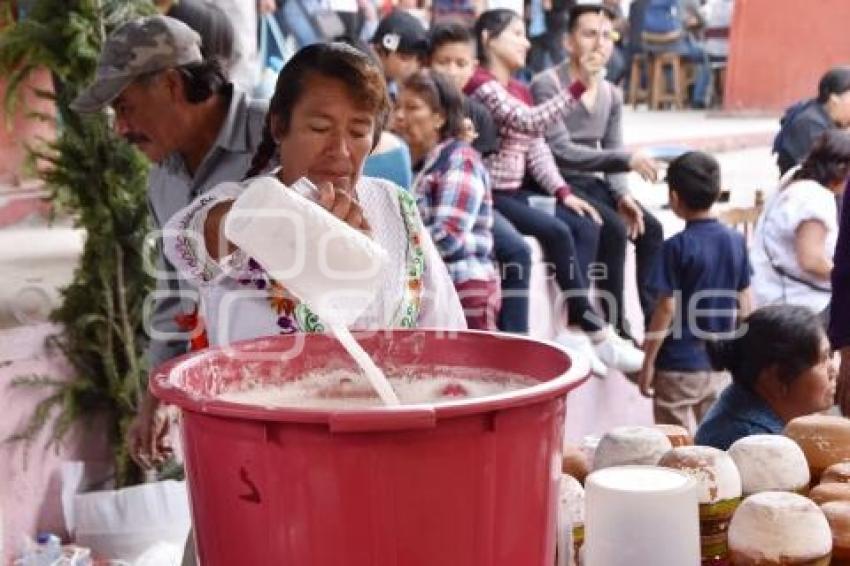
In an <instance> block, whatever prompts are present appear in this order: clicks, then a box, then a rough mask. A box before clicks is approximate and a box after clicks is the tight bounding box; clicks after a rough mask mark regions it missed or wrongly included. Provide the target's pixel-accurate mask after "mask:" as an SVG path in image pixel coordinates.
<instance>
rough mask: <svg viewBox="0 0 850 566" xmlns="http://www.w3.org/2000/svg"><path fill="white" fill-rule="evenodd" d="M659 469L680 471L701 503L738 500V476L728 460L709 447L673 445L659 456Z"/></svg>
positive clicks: (726, 455) (722, 454) (739, 480)
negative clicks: (692, 482) (694, 487)
mask: <svg viewBox="0 0 850 566" xmlns="http://www.w3.org/2000/svg"><path fill="white" fill-rule="evenodd" d="M658 465H659V466H665V467H667V468H674V469H677V470H681V471H683V472H685V473H686V474H688V475H689V476H691V477H692V478H694V479H695V480H696V482H697V484H698V486H699V502H700V503H701V504H711V503H717V502H718V501H727V500H730V499H736V498H738V497H741V475H740V474H739V473H738V468H737V467H736V466H735V462H734V461H733V460H732V458H731V457H730V456H729V454H727V453H726V452H724V451H723V450H718V449H717V448H712V447H710V446H677V447H675V448H673V449H672V450H670V451H669V452H667V453H666V454H665V455H664V456H662V457H661V460H660V461H659V462H658Z"/></svg>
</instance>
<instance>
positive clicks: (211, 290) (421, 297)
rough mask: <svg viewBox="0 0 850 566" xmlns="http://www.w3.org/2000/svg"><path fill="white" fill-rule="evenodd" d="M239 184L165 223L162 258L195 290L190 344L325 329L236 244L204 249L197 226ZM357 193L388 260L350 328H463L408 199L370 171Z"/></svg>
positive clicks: (452, 294) (205, 197)
mask: <svg viewBox="0 0 850 566" xmlns="http://www.w3.org/2000/svg"><path fill="white" fill-rule="evenodd" d="M242 190H244V185H243V184H241V183H235V182H229V183H222V184H221V185H218V186H217V187H215V188H214V189H212V190H211V191H209V192H208V193H206V194H204V195H202V196H200V197H198V198H197V199H196V200H195V201H194V202H192V203H191V204H190V205H189V206H187V207H186V208H184V209H183V210H181V211H180V212H178V213H177V214H176V215H174V217H173V218H171V220H169V221H168V223H167V224H166V226H165V230H164V235H163V245H164V248H165V254H166V256H167V257H168V259H169V260H170V261H171V262H172V263H173V264H174V266H175V267H176V268H177V270H178V272H179V273H180V274H181V276H182V277H184V278H185V279H186V280H187V281H189V283H191V284H192V285H193V286H195V287H197V289H198V291H199V294H200V307H199V310H198V313H197V314H198V316H199V318H200V320H201V321H202V323H203V325H204V328H205V339H202V340H200V341H198V340H195V341H193V345H194V347H196V348H197V347H202V346H204V345H207V344H209V345H223V344H229V343H231V342H234V341H236V340H245V339H249V338H255V337H259V336H268V335H272V334H289V333H293V332H323V331H324V330H325V327H324V325H323V323H322V321H321V320H319V319H318V317H317V316H316V315H315V314H313V313H312V312H311V311H310V309H309V307H308V306H307V305H305V304H303V303H300V302H299V301H298V299H297V298H296V297H294V296H293V295H291V294H290V293H289V292H288V291H287V290H286V289H285V288H284V287H283V286H282V285H281V284H280V283H279V282H277V281H274V280H272V279H271V278H270V277H269V276H268V274H266V273H265V271H264V270H263V269H262V268H261V267H260V266H259V265H258V264H257V262H255V261H254V260H252V259H251V258H250V257H247V255H246V254H245V253H244V252H242V251H241V250H236V251H235V252H234V253H233V254H231V255H229V256H227V257H224V258H222V259H220V260H219V261H216V260H214V259H212V257H210V255H209V253H208V252H207V250H206V247H205V245H204V230H203V227H204V223H205V222H206V218H207V214H208V213H209V211H210V210H211V209H212V208H213V207H215V206H216V205H217V204H220V203H222V202H227V201H231V200H235V199H236V197H237V196H238V195H239V194H240V193H241V192H242ZM356 192H357V198H358V200H359V202H360V204H361V206H362V207H363V213H364V216H365V217H366V220H367V221H368V222H369V225H370V226H371V228H372V238H374V239H375V241H376V242H377V243H378V244H380V245H381V246H382V247H383V248H384V249H385V250H386V251H387V253H388V255H389V257H390V262H389V265H388V266H387V268H386V270H385V274H384V278H383V284H382V287H381V289H379V290H378V293H377V295H376V297H375V300H374V301H373V302H372V304H371V305H370V306H369V307H368V308H367V309H366V311H365V312H364V313H363V315H361V316H360V317H359V318H358V319H357V320H356V321H355V323H354V325H352V329H354V330H368V329H379V328H392V327H400V328H413V327H420V328H443V329H464V328H466V322H465V319H464V315H463V309H462V307H461V305H460V301H459V300H458V297H457V293H456V292H455V289H454V285H453V284H452V280H451V279H450V278H449V275H448V272H447V271H446V267H445V265H444V264H443V261H442V259H441V258H440V255H439V253H438V252H437V250H436V248H435V247H434V244H433V242H432V241H431V239H430V237H429V236H428V233H427V231H426V230H425V229H424V228H423V226H422V220H421V219H420V217H419V213H418V211H417V209H416V202H415V200H414V199H413V197H412V196H411V195H410V194H409V193H407V192H406V191H404V190H403V189H401V188H400V187H397V186H396V185H394V184H393V183H391V182H389V181H384V180H381V179H374V178H371V177H361V178H360V180H359V181H358V183H357V187H356Z"/></svg>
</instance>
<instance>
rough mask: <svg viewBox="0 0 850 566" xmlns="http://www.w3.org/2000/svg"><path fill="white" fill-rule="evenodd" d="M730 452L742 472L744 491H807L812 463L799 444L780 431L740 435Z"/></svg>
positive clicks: (746, 492)
mask: <svg viewBox="0 0 850 566" xmlns="http://www.w3.org/2000/svg"><path fill="white" fill-rule="evenodd" d="M729 455H730V456H731V457H732V459H733V460H734V461H735V465H736V466H737V467H738V471H739V472H740V473H741V486H742V489H743V492H744V495H751V494H753V493H758V492H760V491H804V490H805V489H806V488H807V487H808V485H809V467H808V464H807V463H806V457H805V456H804V455H803V451H802V450H801V449H800V447H799V446H797V444H796V443H795V442H794V441H792V440H791V439H789V438H786V437H784V436H782V435H779V434H754V435H752V436H745V437H744V438H741V439H738V440H737V441H736V442H735V443H734V444H732V446H730V447H729Z"/></svg>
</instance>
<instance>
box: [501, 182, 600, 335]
mask: <svg viewBox="0 0 850 566" xmlns="http://www.w3.org/2000/svg"><path fill="white" fill-rule="evenodd" d="M528 194H531V193H525V192H524V191H521V192H519V193H516V194H510V195H495V196H494V198H495V199H496V207H497V208H498V209H499V211H500V212H501V213H502V214H504V215H505V217H506V218H507V219H508V220H510V221H511V222H512V223H513V225H514V226H515V227H516V229H517V230H519V231H520V232H522V233H523V234H526V235H529V236H533V237H535V238H537V241H539V242H540V246H541V247H542V248H543V252H544V254H545V256H546V260H547V261H548V262H550V263H551V264H552V267H553V268H554V270H555V280H556V281H557V283H558V286H559V287H560V288H561V290H562V291H566V292H567V293H568V297H567V300H566V305H567V316H568V317H569V319H570V323H571V324H575V325H577V326H579V327H580V328H581V329H582V330H584V331H586V332H595V331H598V330H600V329H601V328H602V327H603V326H604V325H603V324H601V321H600V320H599V317H597V316H595V315H594V313H593V309H592V307H591V305H590V300H589V298H588V287H587V281H586V278H585V276H584V274H583V272H582V269H581V267H580V264H579V262H578V261H577V259H576V244H575V241H574V239H573V234H572V231H571V230H570V226H569V225H567V223H566V222H564V221H562V220H560V219H559V218H558V217H555V216H551V215H549V214H546V213H545V212H541V211H539V210H535V209H533V208H531V207H530V206H528V204H527V200H526V199H527V196H528ZM577 224H578V223H577ZM582 236H583V238H584V239H585V240H587V239H590V238H591V236H590V235H588V234H583V235H582ZM586 245H587V244H586V243H585V246H586Z"/></svg>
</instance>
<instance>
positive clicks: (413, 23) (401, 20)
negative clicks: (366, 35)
mask: <svg viewBox="0 0 850 566" xmlns="http://www.w3.org/2000/svg"><path fill="white" fill-rule="evenodd" d="M372 45H376V46H379V47H382V48H384V49H386V50H387V51H391V52H401V53H415V54H422V55H424V54H426V53H427V52H428V33H427V32H426V31H425V26H423V25H422V22H420V21H419V20H418V19H417V18H416V16H413V15H411V14H409V13H407V12H405V11H404V10H398V9H397V10H393V11H392V12H391V13H390V14H389V15H388V16H387V17H385V18H384V19H382V20H381V21H380V23H379V24H378V28H377V29H376V30H375V35H373V36H372Z"/></svg>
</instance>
